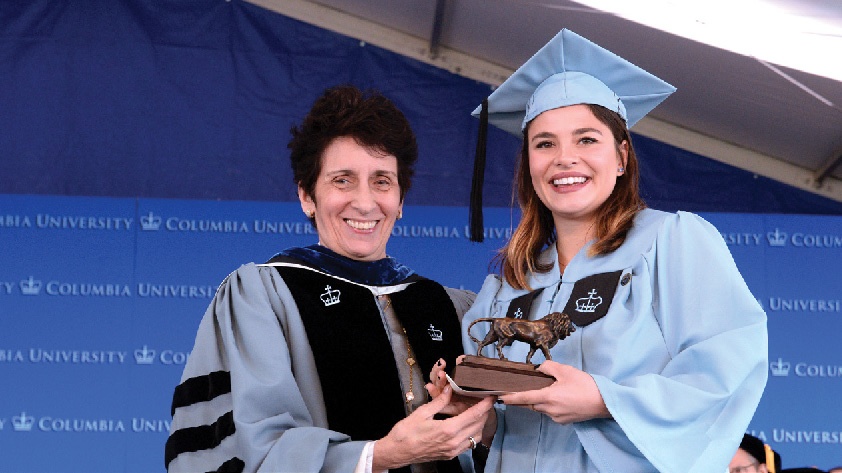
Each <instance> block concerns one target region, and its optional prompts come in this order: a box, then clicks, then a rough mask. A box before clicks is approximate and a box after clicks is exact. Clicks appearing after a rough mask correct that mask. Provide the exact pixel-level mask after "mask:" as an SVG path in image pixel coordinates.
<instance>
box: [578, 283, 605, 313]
mask: <svg viewBox="0 0 842 473" xmlns="http://www.w3.org/2000/svg"><path fill="white" fill-rule="evenodd" d="M594 296H596V297H594ZM600 304H602V297H600V296H597V295H596V289H591V292H589V293H588V297H583V298H581V299H576V312H595V311H596V307H597V306H598V305H600Z"/></svg>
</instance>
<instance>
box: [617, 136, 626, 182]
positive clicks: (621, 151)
mask: <svg viewBox="0 0 842 473" xmlns="http://www.w3.org/2000/svg"><path fill="white" fill-rule="evenodd" d="M628 162H629V142H628V140H623V142H622V143H620V145H619V146H618V147H617V167H621V168H623V169H625V168H626V164H628ZM623 174H624V172H622V173H619V175H623Z"/></svg>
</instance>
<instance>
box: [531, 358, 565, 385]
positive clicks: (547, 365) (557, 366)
mask: <svg viewBox="0 0 842 473" xmlns="http://www.w3.org/2000/svg"><path fill="white" fill-rule="evenodd" d="M565 367H569V365H562V364H561V363H559V362H557V361H552V360H547V361H545V362H543V363H541V365H540V366H538V371H540V372H541V373H544V374H548V375H550V376H552V377H553V378H555V379H556V380H558V379H559V378H560V377H561V376H562V375H563V374H564V368H565Z"/></svg>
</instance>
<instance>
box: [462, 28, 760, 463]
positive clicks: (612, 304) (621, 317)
mask: <svg viewBox="0 0 842 473" xmlns="http://www.w3.org/2000/svg"><path fill="white" fill-rule="evenodd" d="M673 91H674V88H673V87H672V86H671V85H669V84H667V83H666V82H664V81H662V80H661V79H659V78H657V77H655V76H653V75H651V74H649V73H648V72H646V71H644V70H642V69H640V68H639V67H637V66H635V65H633V64H631V63H628V62H627V61H625V60H623V59H622V58H619V57H617V56H616V55H614V54H612V53H610V52H609V51H606V50H604V49H602V48H601V47H599V46H597V45H595V44H593V43H591V42H590V41H588V40H586V39H584V38H582V37H580V36H578V35H576V34H575V33H572V32H570V31H568V30H562V31H561V32H560V33H559V34H558V35H557V36H556V37H555V38H554V39H553V40H552V41H550V43H548V44H547V45H546V46H544V48H542V49H541V50H540V51H539V52H538V53H536V54H535V56H533V57H532V58H531V59H530V60H529V61H527V63H525V64H524V65H523V66H522V67H521V68H520V69H518V70H517V71H516V72H515V73H514V74H513V75H512V77H510V78H509V79H508V80H507V81H506V82H505V83H503V84H502V85H501V86H500V87H499V88H498V89H497V90H496V91H495V92H494V93H493V94H492V95H491V96H490V97H489V98H488V101H487V105H485V106H486V107H487V109H486V110H485V111H483V110H481V109H478V110H477V111H476V112H475V114H479V115H482V114H484V113H487V117H488V118H487V119H488V121H489V122H490V123H492V124H495V125H497V126H499V127H500V128H503V129H504V130H507V131H510V132H511V133H514V134H516V135H518V136H523V137H524V146H523V150H522V157H521V162H520V166H519V170H518V174H517V176H516V178H515V182H516V185H517V188H518V193H519V200H520V204H521V208H522V210H523V219H522V221H521V222H520V223H519V225H518V228H517V229H516V231H515V233H514V235H513V237H512V239H511V240H510V242H509V243H508V244H507V246H506V247H505V248H503V250H501V253H500V254H501V258H500V260H501V267H502V272H501V273H502V274H501V275H500V276H498V275H492V276H489V277H488V278H487V279H486V281H485V283H484V285H483V287H482V289H481V291H480V293H479V294H478V296H477V299H476V301H475V304H474V305H473V306H472V308H471V310H470V311H469V312H468V313H467V314H466V315H465V318H464V319H463V322H462V325H463V330H464V329H466V328H467V327H468V326H469V325H470V324H471V323H472V322H473V321H474V320H476V319H479V318H483V317H506V316H508V317H518V316H522V317H528V318H529V319H538V318H541V317H543V316H545V315H547V314H549V313H551V312H563V313H565V314H567V315H569V316H570V318H571V320H572V321H573V323H574V325H575V331H574V332H573V333H572V334H570V335H569V336H568V337H567V338H566V339H563V340H561V341H559V342H558V343H557V344H556V345H555V346H554V347H553V348H552V349H551V351H550V354H551V357H552V361H546V362H545V360H544V359H543V356H542V355H541V353H540V352H539V353H537V354H536V355H535V356H534V357H533V360H532V362H533V363H536V364H537V363H542V362H543V363H542V364H541V367H540V368H539V369H540V370H541V371H543V372H545V373H548V374H550V375H552V376H554V377H555V378H556V382H555V383H554V384H553V385H552V386H550V387H548V388H544V389H542V390H534V391H526V392H521V393H515V394H508V395H504V396H501V397H500V399H501V400H502V401H503V402H504V407H502V408H500V409H498V410H497V424H496V429H495V428H494V425H493V424H491V428H486V435H485V436H484V438H483V444H485V445H488V446H489V447H490V452H489V456H488V460H487V464H486V469H485V471H486V472H506V473H508V472H518V473H522V472H601V473H607V472H618V473H638V472H640V473H642V472H656V471H657V472H667V473H719V472H722V471H725V470H726V469H727V465H728V462H729V461H730V459H731V457H732V456H733V454H734V452H735V451H736V449H737V447H738V445H739V443H740V439H741V438H742V435H743V433H744V432H745V429H746V428H747V426H748V423H749V421H750V420H751V418H752V416H753V414H754V411H755V409H756V407H757V405H758V402H759V400H760V397H761V394H762V392H763V389H764V387H765V384H766V377H767V372H766V366H767V332H766V316H765V314H764V312H763V310H762V308H761V307H760V305H759V304H758V302H757V300H756V299H755V298H754V297H753V296H752V294H751V293H750V292H749V290H748V288H747V287H746V284H745V282H744V280H743V278H742V277H741V275H740V273H739V271H738V270H737V267H736V265H735V263H734V261H733V259H732V257H731V255H730V253H729V251H728V248H727V247H726V245H725V242H724V241H723V240H722V238H721V236H720V234H719V232H718V231H717V230H716V229H715V228H714V227H713V226H712V225H711V224H709V223H708V222H706V221H705V220H703V219H702V218H701V217H699V216H696V215H694V214H691V213H685V212H678V213H666V212H660V211H656V210H651V209H645V205H644V204H643V202H642V200H641V199H640V197H639V194H638V183H637V180H638V172H639V171H638V163H637V159H636V156H635V153H634V149H633V148H632V146H631V141H630V136H629V134H628V127H630V126H632V125H633V124H634V123H635V122H637V121H638V120H639V119H640V118H642V117H643V116H644V115H645V114H646V113H648V112H649V111H650V110H651V109H652V108H654V107H655V106H656V105H657V104H658V103H660V102H661V101H662V100H664V99H665V98H666V97H667V96H668V95H669V94H671V93H672V92H673ZM489 325H490V324H488V323H482V322H480V323H477V324H476V325H474V327H473V328H472V331H473V332H474V333H473V336H474V337H476V338H478V339H482V338H483V337H484V335H485V332H484V331H487V330H488V327H489ZM464 345H465V350H466V352H467V353H476V350H477V345H476V343H474V342H473V341H472V340H471V339H469V338H467V337H466V338H465V344H464ZM528 348H529V347H528V345H527V344H525V343H515V344H514V345H512V346H510V347H508V348H506V349H505V350H504V353H505V355H506V357H507V358H508V359H509V360H512V361H525V357H526V353H527V351H528ZM484 355H485V356H489V357H495V356H496V354H495V353H494V347H493V346H489V347H487V348H486V351H485V353H484ZM491 432H494V433H493V435H489V434H490V433H491Z"/></svg>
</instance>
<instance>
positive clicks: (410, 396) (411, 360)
mask: <svg viewBox="0 0 842 473" xmlns="http://www.w3.org/2000/svg"><path fill="white" fill-rule="evenodd" d="M385 297H387V299H386V305H385V306H383V313H384V314H385V313H386V309H388V308H389V307H391V305H392V298H390V297H388V296H385ZM401 330H402V331H403V336H404V343H405V344H406V364H407V366H409V389H408V390H407V391H406V393H405V394H404V399H405V400H404V402H405V403H406V408H407V410H408V411H409V412H412V401H414V400H415V393H414V390H415V385H414V383H413V375H412V372H413V371H414V370H413V367H414V366H415V357H414V356H412V347H410V346H409V337H408V336H407V334H406V329H405V328H403V327H401Z"/></svg>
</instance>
